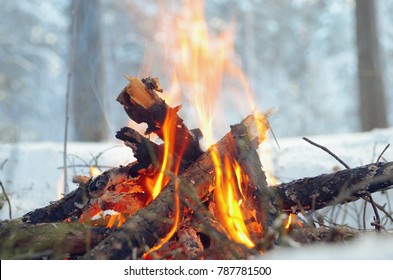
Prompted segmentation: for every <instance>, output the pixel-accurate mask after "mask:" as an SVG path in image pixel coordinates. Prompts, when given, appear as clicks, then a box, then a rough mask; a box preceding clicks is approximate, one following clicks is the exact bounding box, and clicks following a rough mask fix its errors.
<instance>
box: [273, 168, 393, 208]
mask: <svg viewBox="0 0 393 280" xmlns="http://www.w3.org/2000/svg"><path fill="white" fill-rule="evenodd" d="M392 185H393V162H387V163H382V162H379V163H375V164H374V163H372V164H368V165H365V166H361V167H357V168H352V169H347V170H342V171H338V172H336V173H331V174H322V175H319V176H316V177H312V178H303V179H300V180H295V181H292V182H289V183H283V184H280V185H278V186H275V187H273V188H272V191H274V192H275V193H276V195H277V197H278V199H279V201H280V208H281V210H282V211H291V212H292V211H300V210H301V209H304V210H317V209H320V208H324V207H326V206H330V205H336V204H341V203H346V202H351V201H355V200H357V199H359V198H361V197H363V196H364V195H366V194H367V193H374V192H377V191H382V190H387V189H389V188H391V187H392Z"/></svg>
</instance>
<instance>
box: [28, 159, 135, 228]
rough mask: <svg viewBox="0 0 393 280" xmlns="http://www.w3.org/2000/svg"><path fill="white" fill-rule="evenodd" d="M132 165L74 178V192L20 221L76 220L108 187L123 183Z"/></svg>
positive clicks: (49, 221)
mask: <svg viewBox="0 0 393 280" xmlns="http://www.w3.org/2000/svg"><path fill="white" fill-rule="evenodd" d="M134 164H135V163H131V164H129V165H128V166H122V167H118V168H112V169H109V170H107V171H105V172H104V173H103V174H101V175H99V176H97V177H96V178H81V176H76V177H75V178H74V180H76V181H75V182H77V183H78V184H79V187H78V188H77V189H76V190H74V191H72V192H70V193H68V194H66V195H65V196H64V197H63V198H61V199H59V200H57V201H54V202H51V203H50V204H49V205H48V206H45V207H43V208H38V209H35V210H33V211H30V212H28V213H26V214H25V215H23V217H22V221H23V222H24V223H31V224H36V223H51V222H60V221H64V220H65V219H70V220H77V219H78V218H79V217H80V215H81V214H82V213H83V211H84V210H85V209H86V207H87V206H88V205H89V204H90V203H91V202H92V200H93V199H95V198H97V197H100V196H102V195H103V194H104V193H105V191H106V190H107V189H108V188H109V187H110V186H113V185H117V184H119V183H121V182H124V181H125V180H126V179H127V178H128V174H129V170H130V168H132V166H133V165H134Z"/></svg>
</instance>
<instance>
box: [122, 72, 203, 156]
mask: <svg viewBox="0 0 393 280" xmlns="http://www.w3.org/2000/svg"><path fill="white" fill-rule="evenodd" d="M127 78H128V80H129V84H128V85H127V86H126V87H125V88H124V89H123V90H122V92H121V93H120V94H119V96H118V97H117V101H119V102H120V103H121V104H122V105H123V107H124V110H125V111H126V113H127V114H128V116H129V117H130V118H131V119H132V120H134V121H135V122H137V123H142V122H144V123H146V124H147V126H148V127H147V130H146V132H145V133H146V134H150V133H152V132H154V133H155V134H157V135H158V136H159V137H160V138H161V139H162V140H164V135H163V131H162V126H163V124H164V122H165V117H166V116H168V114H167V111H169V110H172V111H174V112H177V111H178V110H180V107H176V108H171V107H169V106H168V105H167V104H166V103H165V101H164V100H162V99H161V98H160V97H159V96H158V94H157V92H162V91H163V90H162V88H161V85H160V84H159V82H158V79H157V78H145V79H142V81H141V80H139V79H138V78H135V77H131V76H128V77H127ZM174 123H175V126H176V133H175V135H176V137H175V139H173V143H174V145H175V149H174V154H175V155H176V154H180V151H182V150H183V148H184V147H185V151H184V153H183V156H182V160H183V161H187V162H188V164H189V163H191V162H192V161H194V160H196V159H197V158H198V157H199V156H200V155H201V154H202V151H201V149H200V147H199V142H198V138H199V136H200V134H201V132H200V131H199V130H194V131H193V132H191V131H190V130H189V129H188V128H187V126H186V125H185V124H184V122H183V120H182V119H181V118H180V117H179V116H177V115H176V117H175V120H174Z"/></svg>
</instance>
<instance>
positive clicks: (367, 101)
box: [356, 0, 388, 131]
mask: <svg viewBox="0 0 393 280" xmlns="http://www.w3.org/2000/svg"><path fill="white" fill-rule="evenodd" d="M376 5H377V3H376V1H374V0H356V36H357V41H356V42H357V52H358V84H359V95H360V117H361V125H362V130H363V131H368V130H371V129H373V128H376V127H379V128H383V127H387V125H388V124H387V116H386V107H385V96H384V81H383V68H382V64H381V60H380V54H379V43H378V28H377V18H376V15H377V12H376Z"/></svg>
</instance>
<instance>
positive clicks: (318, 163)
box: [0, 128, 393, 259]
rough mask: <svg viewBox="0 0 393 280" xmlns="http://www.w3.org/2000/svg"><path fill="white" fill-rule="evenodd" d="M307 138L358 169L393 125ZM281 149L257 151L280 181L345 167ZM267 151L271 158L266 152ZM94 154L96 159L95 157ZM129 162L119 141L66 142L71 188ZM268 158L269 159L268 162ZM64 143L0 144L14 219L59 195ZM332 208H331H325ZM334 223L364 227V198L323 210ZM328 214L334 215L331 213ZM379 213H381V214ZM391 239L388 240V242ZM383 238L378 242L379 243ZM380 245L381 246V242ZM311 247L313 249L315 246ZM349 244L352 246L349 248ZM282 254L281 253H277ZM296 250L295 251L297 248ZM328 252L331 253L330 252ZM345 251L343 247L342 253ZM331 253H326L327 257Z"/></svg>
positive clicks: (383, 198) (289, 147)
mask: <svg viewBox="0 0 393 280" xmlns="http://www.w3.org/2000/svg"><path fill="white" fill-rule="evenodd" d="M308 138H309V139H311V140H313V141H314V142H317V143H318V144H320V145H323V146H325V147H327V148H329V149H330V150H331V151H332V152H334V153H335V154H336V155H337V156H339V157H340V158H341V159H342V160H344V161H345V162H346V163H347V164H348V165H349V166H351V167H357V166H360V165H364V164H367V163H371V162H375V161H376V159H377V158H378V156H379V154H380V153H381V151H382V150H383V149H384V148H385V146H386V145H387V144H389V143H393V128H391V129H383V130H382V129H377V130H373V131H371V132H368V133H351V134H340V135H319V136H310V137H308ZM278 142H279V145H280V148H278V147H277V145H276V144H275V143H274V141H270V144H268V143H262V145H261V147H260V149H259V152H260V155H261V158H262V162H263V164H264V166H271V167H272V173H273V175H274V176H275V177H277V178H278V179H279V180H281V181H283V182H288V181H291V180H293V179H298V178H303V177H306V176H317V175H319V174H322V173H331V172H334V171H337V170H338V169H343V168H344V167H343V166H341V165H340V163H338V162H337V161H336V160H335V159H334V158H332V157H331V156H330V155H328V154H327V153H326V152H324V151H322V150H321V149H319V148H317V147H315V146H312V145H311V144H309V143H307V142H306V141H304V140H303V139H302V138H301V137H295V138H282V139H278ZM268 153H270V157H271V159H270V160H269V157H267V156H266V155H267V154H268ZM97 156H98V157H97ZM383 158H384V159H386V160H388V161H390V160H393V148H392V149H388V150H387V151H386V152H385V153H384V155H383ZM132 160H133V157H132V152H131V150H130V149H129V148H127V147H125V146H124V145H123V144H122V143H120V142H113V143H68V165H69V171H68V173H69V176H68V177H69V184H70V187H71V189H73V188H75V187H76V186H75V185H74V184H72V183H71V178H72V175H74V174H82V175H83V174H84V175H88V174H89V168H88V167H89V166H90V165H96V164H97V165H99V166H102V167H103V170H104V169H105V168H108V167H114V166H119V165H121V164H122V165H124V164H127V163H129V162H130V161H132ZM269 162H270V163H269ZM62 167H63V144H62V143H53V142H50V143H18V144H1V145H0V180H1V181H2V182H3V185H4V187H5V189H6V191H7V193H8V196H9V198H10V200H11V204H12V215H13V218H16V217H20V216H22V215H23V214H25V213H26V212H28V211H30V210H33V209H36V208H38V207H43V206H46V205H48V203H49V202H50V201H54V200H57V199H58V198H59V195H60V194H59V190H60V191H61V190H62V185H63V184H62V183H63V177H62V175H63V168H62ZM389 193H390V197H391V198H392V197H393V193H392V192H391V191H388V192H386V193H385V194H380V193H377V194H373V198H374V200H375V201H376V202H378V203H379V204H381V205H385V204H386V205H387V206H386V207H387V208H386V209H387V210H389V211H390V205H391V203H393V201H392V199H390V201H389V196H388V195H387V194H389ZM329 211H330V212H329ZM321 213H322V214H326V215H327V216H329V215H330V216H329V217H330V218H332V219H333V220H334V221H336V222H337V223H340V224H348V225H350V226H353V227H355V228H362V227H363V214H362V213H363V202H362V201H360V200H359V201H357V202H355V203H350V204H347V205H344V206H340V207H339V208H337V207H336V209H335V211H334V212H333V211H331V210H322V211H321ZM332 213H335V214H334V215H333V214H332ZM373 216H374V214H373V212H372V210H371V208H369V209H367V211H366V216H365V220H366V225H367V227H368V228H372V227H371V226H370V222H372V220H373ZM381 216H383V214H381ZM0 219H8V205H7V203H5V204H4V206H3V209H2V210H1V214H0ZM386 227H387V228H388V229H392V228H393V225H392V224H391V223H387V224H386ZM368 240H369V241H368V243H364V242H363V243H359V242H357V243H354V248H355V247H356V248H357V247H362V248H366V247H367V246H369V247H373V246H377V247H375V248H380V246H382V245H381V244H393V243H392V242H391V240H390V241H389V240H387V239H382V241H381V237H380V236H377V237H375V236H372V237H371V238H370V239H368ZM387 241H389V242H387ZM381 242H382V243H381ZM380 243H381V244H380ZM313 248H314V247H313ZM351 248H352V247H351ZM384 248H385V249H387V250H386V252H385V253H384V255H383V256H380V255H378V254H377V255H375V256H374V255H373V257H371V255H369V254H368V253H365V254H366V255H362V254H360V255H356V256H357V257H356V256H355V255H353V254H350V253H349V252H350V250H348V254H347V255H346V254H343V255H341V257H342V258H363V257H364V258H367V257H369V258H379V257H380V258H393V255H392V253H390V255H389V252H393V248H390V247H389V246H387V247H386V246H385V247H384ZM289 250H290V252H291V254H290V256H292V257H291V258H306V259H307V258H314V257H315V258H334V257H333V255H334V254H335V253H336V252H337V250H336V247H331V246H328V247H326V246H325V247H323V246H321V251H320V252H321V255H318V254H317V255H315V251H314V250H315V249H312V248H311V249H309V248H308V247H305V248H303V249H302V251H301V252H303V253H299V254H302V255H301V256H303V257H300V256H298V255H297V254H298V253H293V252H295V251H293V250H294V249H293V248H291V249H289ZM282 251H283V252H284V253H283V255H280V252H282ZM296 252H299V251H296ZM331 252H333V253H332V254H333V255H332V254H331ZM343 252H346V251H343ZM329 256H330V257H329ZM266 257H268V258H273V259H274V258H288V257H289V255H288V251H287V250H285V249H282V250H277V252H276V251H275V253H274V254H273V255H271V256H270V255H268V256H266Z"/></svg>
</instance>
